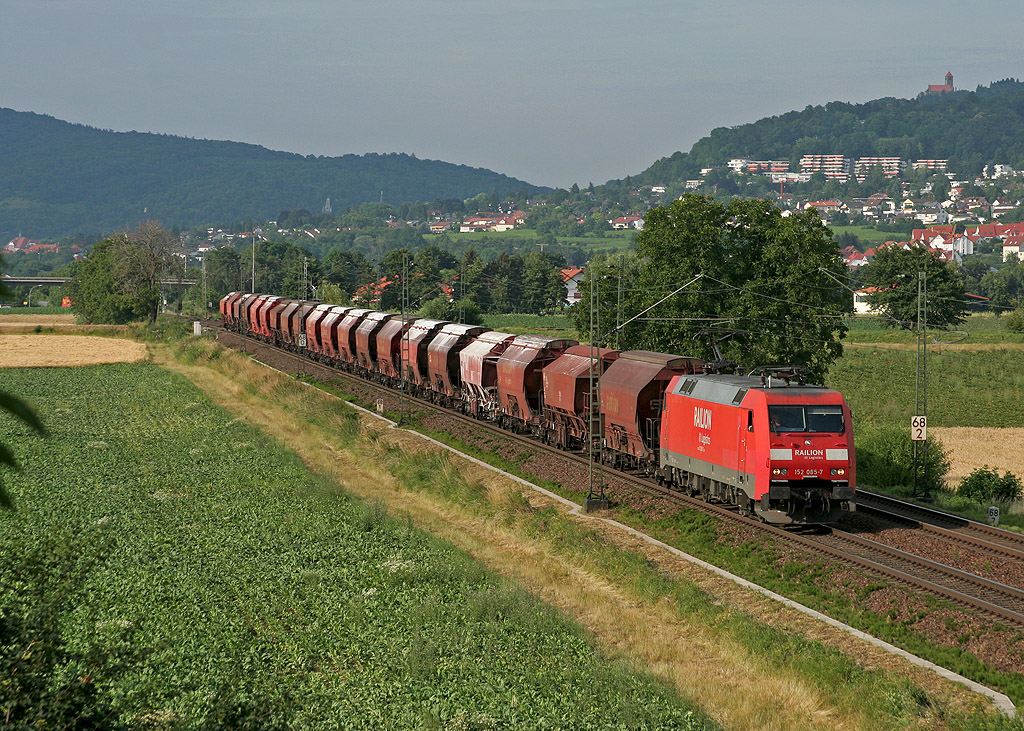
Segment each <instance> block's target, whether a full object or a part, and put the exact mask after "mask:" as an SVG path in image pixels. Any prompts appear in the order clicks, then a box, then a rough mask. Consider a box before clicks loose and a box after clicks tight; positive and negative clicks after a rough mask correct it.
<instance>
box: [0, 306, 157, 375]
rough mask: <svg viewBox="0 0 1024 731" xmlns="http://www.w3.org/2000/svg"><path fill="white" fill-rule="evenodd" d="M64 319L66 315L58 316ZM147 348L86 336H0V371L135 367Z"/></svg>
mask: <svg viewBox="0 0 1024 731" xmlns="http://www.w3.org/2000/svg"><path fill="white" fill-rule="evenodd" d="M56 317H63V315H56ZM146 354H147V351H146V346H145V345H144V344H143V343H137V342H135V341H132V340H125V339H123V338H103V337H96V336H87V335H10V334H6V335H0V368H37V367H47V366H80V365H98V364H100V363H136V362H138V361H140V360H144V359H145V358H146Z"/></svg>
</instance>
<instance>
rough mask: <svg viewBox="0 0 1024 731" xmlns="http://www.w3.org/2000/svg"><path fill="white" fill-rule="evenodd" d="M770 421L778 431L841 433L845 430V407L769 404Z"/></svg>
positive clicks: (774, 430) (773, 429) (775, 430)
mask: <svg viewBox="0 0 1024 731" xmlns="http://www.w3.org/2000/svg"><path fill="white" fill-rule="evenodd" d="M768 421H769V423H770V424H771V427H772V431H773V432H776V433H783V432H798V433H801V434H809V433H830V434H841V433H843V431H844V424H843V407H842V406H838V405H817V404H815V405H807V406H795V405H785V406H782V405H778V406H769V407H768Z"/></svg>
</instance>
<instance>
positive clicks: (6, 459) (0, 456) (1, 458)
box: [0, 444, 18, 470]
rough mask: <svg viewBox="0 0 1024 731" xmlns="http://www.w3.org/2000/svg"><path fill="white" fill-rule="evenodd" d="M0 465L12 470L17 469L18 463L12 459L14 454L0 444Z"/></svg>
mask: <svg viewBox="0 0 1024 731" xmlns="http://www.w3.org/2000/svg"><path fill="white" fill-rule="evenodd" d="M0 464H4V465H7V466H8V467H10V468H11V469H13V470H16V469H18V462H17V460H16V459H14V452H12V451H11V450H10V449H9V448H7V447H6V446H4V445H3V444H0Z"/></svg>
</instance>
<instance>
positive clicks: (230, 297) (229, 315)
mask: <svg viewBox="0 0 1024 731" xmlns="http://www.w3.org/2000/svg"><path fill="white" fill-rule="evenodd" d="M242 296H243V293H242V292H229V293H228V294H226V295H224V297H222V298H221V300H220V319H221V321H222V322H223V323H224V327H226V328H227V329H228V330H234V329H235V325H236V319H237V317H238V315H237V310H236V309H235V307H234V305H235V302H237V301H238V300H240V299H242Z"/></svg>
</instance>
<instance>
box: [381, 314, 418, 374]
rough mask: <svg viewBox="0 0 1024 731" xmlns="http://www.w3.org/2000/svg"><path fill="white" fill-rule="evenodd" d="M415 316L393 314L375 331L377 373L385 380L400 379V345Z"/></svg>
mask: <svg viewBox="0 0 1024 731" xmlns="http://www.w3.org/2000/svg"><path fill="white" fill-rule="evenodd" d="M415 320H416V318H415V317H412V316H411V315H395V316H394V317H392V318H391V319H390V320H388V321H387V322H385V323H384V326H383V327H382V328H381V329H380V331H379V332H378V333H377V373H378V374H379V375H380V376H382V377H383V379H384V380H385V381H391V382H397V381H401V380H402V346H403V344H404V343H403V341H404V340H405V339H407V338H408V332H409V328H410V327H412V324H413V322H415Z"/></svg>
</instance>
